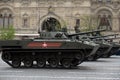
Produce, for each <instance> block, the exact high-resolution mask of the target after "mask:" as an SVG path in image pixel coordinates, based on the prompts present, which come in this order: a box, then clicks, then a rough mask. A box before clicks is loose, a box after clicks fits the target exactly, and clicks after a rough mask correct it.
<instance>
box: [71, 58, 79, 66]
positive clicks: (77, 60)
mask: <svg viewBox="0 0 120 80" xmlns="http://www.w3.org/2000/svg"><path fill="white" fill-rule="evenodd" d="M71 63H72V64H71V65H72V66H74V67H75V66H77V65H79V64H80V60H79V59H73V60H72V62H71Z"/></svg>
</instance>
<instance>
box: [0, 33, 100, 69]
mask: <svg viewBox="0 0 120 80" xmlns="http://www.w3.org/2000/svg"><path fill="white" fill-rule="evenodd" d="M71 36H72V35H68V34H67V36H66V34H65V33H63V32H40V37H38V38H35V39H25V40H5V41H4V40H0V49H1V51H2V60H3V61H4V62H6V63H7V64H8V65H10V66H12V67H13V68H19V67H21V66H24V67H27V68H29V67H33V66H37V67H40V68H42V67H45V66H46V65H49V66H50V67H52V68H55V67H58V66H62V67H64V68H70V67H71V66H77V65H79V64H80V63H82V62H83V60H84V58H85V57H86V56H89V55H90V53H91V52H92V51H93V50H94V48H95V47H98V45H90V44H85V43H83V42H81V41H77V40H76V39H71V38H70V37H71ZM86 51H87V52H86ZM21 63H23V64H21Z"/></svg>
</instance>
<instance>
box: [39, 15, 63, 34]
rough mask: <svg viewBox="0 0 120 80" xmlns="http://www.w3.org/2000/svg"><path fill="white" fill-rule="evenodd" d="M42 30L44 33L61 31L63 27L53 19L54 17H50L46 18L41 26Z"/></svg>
mask: <svg viewBox="0 0 120 80" xmlns="http://www.w3.org/2000/svg"><path fill="white" fill-rule="evenodd" d="M41 30H42V31H49V32H50V31H60V30H61V25H60V22H59V21H58V20H57V19H55V18H53V17H49V18H46V19H45V20H44V21H43V23H42V26H41Z"/></svg>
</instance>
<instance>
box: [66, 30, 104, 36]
mask: <svg viewBox="0 0 120 80" xmlns="http://www.w3.org/2000/svg"><path fill="white" fill-rule="evenodd" d="M103 31H106V29H101V30H93V31H87V32H80V33H75V34H69V35H68V36H69V37H72V36H78V35H84V34H90V33H97V32H103Z"/></svg>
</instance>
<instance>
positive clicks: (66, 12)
mask: <svg viewBox="0 0 120 80" xmlns="http://www.w3.org/2000/svg"><path fill="white" fill-rule="evenodd" d="M2 10H6V11H8V12H11V14H12V17H13V26H14V28H15V29H16V33H37V32H38V31H39V30H41V26H42V23H43V21H44V20H45V19H47V18H49V17H53V18H55V19H57V20H58V21H59V22H60V24H61V27H64V26H65V25H66V26H67V28H68V30H69V31H73V30H74V26H75V23H76V22H75V21H76V19H81V16H82V15H92V16H93V17H95V18H97V16H98V14H99V13H100V12H101V11H102V10H103V11H106V12H108V13H111V16H112V31H113V32H119V31H120V1H119V0H111V2H106V1H105V0H103V2H99V0H1V1H0V12H2ZM96 27H97V26H96Z"/></svg>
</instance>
